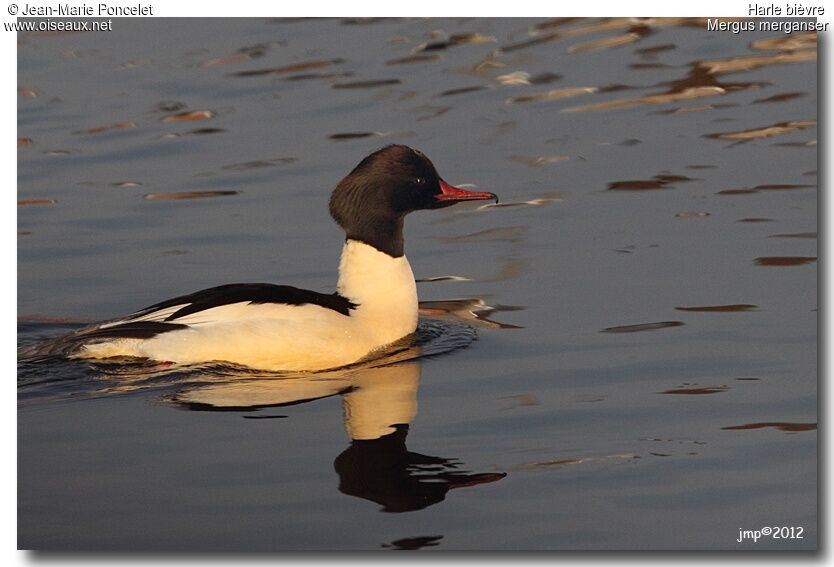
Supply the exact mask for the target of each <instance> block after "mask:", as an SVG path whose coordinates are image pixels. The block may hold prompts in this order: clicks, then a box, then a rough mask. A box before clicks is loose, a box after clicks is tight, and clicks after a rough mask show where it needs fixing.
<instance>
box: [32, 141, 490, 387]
mask: <svg viewBox="0 0 834 567" xmlns="http://www.w3.org/2000/svg"><path fill="white" fill-rule="evenodd" d="M487 199H490V200H497V197H496V196H495V195H494V194H493V193H486V192H477V191H467V190H464V189H461V188H458V187H454V186H452V185H449V184H448V183H446V182H445V181H443V179H441V178H440V176H439V175H438V174H437V171H436V170H435V168H434V165H433V164H432V162H431V161H429V159H428V158H427V157H426V156H424V155H423V154H422V153H421V152H419V151H417V150H414V149H412V148H409V147H408V146H403V145H390V146H386V147H384V148H382V149H380V150H378V151H376V152H374V153H372V154H370V155H369V156H367V157H366V158H365V159H363V160H362V161H361V162H360V163H359V165H357V166H356V167H355V168H354V169H353V171H351V172H350V173H349V174H348V175H347V177H345V178H344V179H342V180H341V181H340V182H339V184H338V185H337V186H336V188H335V190H334V191H333V193H332V195H331V197H330V214H331V216H332V217H333V219H334V220H335V221H336V223H338V225H339V226H340V227H342V229H344V231H345V233H346V235H347V237H346V240H345V244H344V248H343V250H342V257H341V262H340V264H339V281H338V284H337V286H336V292H335V293H333V294H325V293H319V292H316V291H310V290H305V289H299V288H296V287H291V286H284V285H273V284H266V283H254V284H253V283H250V284H229V285H222V286H219V287H213V288H209V289H204V290H202V291H198V292H195V293H192V294H190V295H183V296H180V297H176V298H174V299H169V300H167V301H163V302H161V303H157V304H155V305H151V306H150V307H146V308H145V309H141V310H140V311H137V312H135V313H133V314H131V315H128V316H127V317H122V318H119V319H114V320H110V321H105V322H103V323H98V324H96V325H92V326H89V327H86V328H83V329H80V330H78V331H76V332H75V333H72V334H71V335H68V336H66V337H61V338H59V339H56V340H53V341H50V342H49V343H47V344H44V345H39V346H38V347H35V348H34V349H32V350H30V351H29V353H28V354H35V355H55V354H59V355H64V356H69V357H71V358H92V359H106V358H112V357H141V358H146V359H151V360H157V361H165V362H173V363H176V364H196V363H201V362H210V361H224V362H231V363H234V364H240V365H244V366H248V367H252V368H258V369H264V370H286V371H299V370H301V371H307V370H309V371H315V370H324V369H329V368H337V367H340V366H345V365H348V364H351V363H353V362H356V361H358V360H360V359H363V358H365V357H367V356H369V355H370V354H371V353H373V352H374V351H375V350H378V349H380V348H382V347H384V346H386V345H388V344H391V343H393V342H395V341H397V340H398V339H401V338H403V337H406V336H408V335H410V334H412V333H413V332H414V331H415V330H416V328H417V313H418V306H417V287H416V284H415V281H414V274H413V273H412V271H411V266H410V265H409V263H408V260H407V259H406V257H405V254H404V251H403V219H404V217H405V215H407V214H408V213H410V212H412V211H418V210H423V209H438V208H442V207H446V206H449V205H453V204H455V203H458V202H461V201H472V200H487Z"/></svg>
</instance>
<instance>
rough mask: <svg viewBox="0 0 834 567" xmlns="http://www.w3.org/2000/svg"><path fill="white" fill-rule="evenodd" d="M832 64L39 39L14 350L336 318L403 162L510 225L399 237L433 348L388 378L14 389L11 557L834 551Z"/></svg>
mask: <svg viewBox="0 0 834 567" xmlns="http://www.w3.org/2000/svg"><path fill="white" fill-rule="evenodd" d="M150 37H152V38H153V40H152V41H149V38H150ZM816 53H817V45H816V36H815V35H814V34H801V33H795V34H790V35H786V34H772V33H771V34H768V33H761V32H748V33H742V34H737V35H735V34H731V33H721V32H708V31H707V30H706V25H705V22H704V21H703V20H693V19H661V20H657V19H655V20H631V19H600V20H596V19H595V20H586V19H570V18H568V19H557V20H527V19H441V20H431V19H413V20H392V19H321V20H280V19H263V20H255V19H235V20H166V19H154V20H152V21H149V20H142V19H134V20H124V21H123V20H116V21H114V31H113V32H110V33H108V34H106V35H105V34H92V33H91V34H81V33H79V34H26V35H21V36H20V39H19V44H18V81H19V86H18V95H19V99H18V156H19V157H18V205H19V207H18V262H19V265H18V268H19V275H18V311H19V316H20V323H19V333H18V336H19V342H20V344H30V343H32V342H35V341H36V340H38V339H41V338H46V337H51V336H56V335H58V334H60V333H62V332H65V331H69V330H71V329H73V328H76V327H77V325H78V324H80V323H81V322H86V321H91V320H98V319H106V318H110V317H114V316H118V315H121V314H125V313H128V312H131V311H134V310H135V309H137V308H140V307H142V306H143V305H149V304H152V303H155V302H157V301H160V300H162V299H165V298H167V297H172V296H174V295H179V294H182V293H187V292H190V291H193V290H196V289H202V288H205V287H208V286H210V285H218V284H222V283H229V282H235V281H252V282H257V281H273V282H276V283H284V284H290V285H298V286H301V287H309V288H313V289H317V290H321V291H332V289H333V286H334V283H335V271H336V265H337V262H338V255H339V252H340V249H341V240H342V235H341V234H340V232H339V230H338V229H337V228H336V227H335V225H333V223H332V222H331V221H330V219H329V216H328V213H327V208H326V202H327V197H328V195H329V192H330V190H331V189H332V188H333V186H334V185H335V183H336V182H337V181H338V180H339V179H341V177H342V176H343V175H344V174H345V173H347V172H348V171H349V170H350V169H351V168H352V167H353V166H354V165H355V164H356V163H357V162H358V161H359V160H360V159H361V158H362V157H364V156H365V155H366V154H367V153H369V152H370V151H373V150H374V149H377V148H378V147H380V146H381V145H384V144H387V143H392V142H396V143H405V144H408V145H411V146H414V147H416V148H418V149H420V150H422V151H423V152H425V153H426V154H427V155H428V156H429V157H430V158H431V159H432V160H433V161H434V163H435V165H436V166H437V168H438V171H439V172H440V173H441V174H442V175H443V176H444V178H445V179H447V180H448V181H449V182H450V183H455V184H466V183H471V184H474V185H477V186H478V187H479V188H481V189H482V190H488V191H493V192H496V193H498V194H499V195H500V197H501V202H500V203H499V204H498V205H484V206H477V205H470V206H463V205H460V206H456V207H454V208H450V209H444V210H442V211H434V212H427V213H420V214H415V215H412V216H411V217H410V218H409V219H408V222H407V227H406V238H407V244H406V252H407V254H408V257H409V259H410V261H411V263H412V266H413V267H414V272H415V275H416V277H417V279H418V290H419V293H420V297H421V300H423V301H422V303H421V309H422V314H423V316H424V319H423V320H422V324H421V333H420V334H418V336H417V340H416V343H411V344H407V345H401V346H400V347H398V349H396V350H395V351H392V352H390V353H387V357H386V358H383V359H382V360H378V361H376V362H374V363H369V364H368V363H366V364H362V365H358V366H357V367H353V368H350V369H347V370H344V371H339V372H331V373H322V374H320V375H301V376H275V375H273V376H268V375H263V374H259V373H253V372H252V371H248V370H246V369H242V368H233V367H228V366H221V365H216V364H215V365H202V366H200V367H196V368H169V367H164V366H162V367H161V366H159V365H156V364H155V363H151V362H145V363H142V362H136V361H133V362H130V363H126V364H123V365H113V364H96V363H89V362H77V361H76V362H73V361H59V360H48V361H39V362H37V363H31V362H21V363H20V365H19V372H18V385H19V405H18V431H19V433H18V447H19V449H18V462H19V485H18V491H19V493H18V513H19V516H18V518H19V545H20V546H21V547H23V548H37V549H85V550H91V549H96V550H127V549H134V550H135V549H142V550H149V549H160V550H176V549H188V550H220V549H231V550H252V551H255V550H259V551H263V550H289V549H291V550H297V549H437V550H455V549H738V548H741V549H764V548H785V549H809V548H814V547H815V546H816V543H817V529H816V522H817V505H816V501H817V478H816V470H817V469H816V465H817V456H816V455H817V454H816V443H817V435H816V423H817V413H816V403H817V381H816V374H817V365H816V356H817V346H816V344H817V343H816V341H817V331H816V329H817V288H816V275H817V272H816V270H817V263H816V256H817V250H816V236H817V226H816V214H817V201H816V197H817V191H816V187H817V152H816V119H817V112H816V106H817V102H818V99H817V75H816V64H815V62H816ZM474 329H477V340H474V339H475V338H476V337H475V330H474ZM463 347H466V348H463ZM446 351H453V352H446ZM441 353H445V354H443V356H435V355H438V354H441ZM184 409H188V410H196V411H178V410H184ZM211 410H214V411H211ZM219 410H222V411H219ZM763 526H795V527H802V528H803V539H801V540H800V539H794V540H786V539H772V538H768V539H760V540H759V541H758V542H755V543H754V542H753V541H752V540H746V541H743V542H740V543H739V542H737V541H736V540H737V539H738V537H739V529H750V530H754V529H760V528H761V527H763Z"/></svg>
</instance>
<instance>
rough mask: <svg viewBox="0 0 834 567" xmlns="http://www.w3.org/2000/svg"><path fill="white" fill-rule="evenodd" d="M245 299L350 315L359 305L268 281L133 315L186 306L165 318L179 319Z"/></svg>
mask: <svg viewBox="0 0 834 567" xmlns="http://www.w3.org/2000/svg"><path fill="white" fill-rule="evenodd" d="M242 302H249V303H252V304H263V303H284V304H287V305H307V304H312V305H318V306H320V307H324V308H326V309H332V310H333V311H336V312H338V313H341V314H342V315H348V316H349V315H350V311H351V310H352V309H355V308H356V304H354V303H351V302H350V301H348V300H347V299H345V298H344V297H342V296H341V295H339V294H338V293H333V294H326V293H319V292H317V291H311V290H308V289H299V288H297V287H292V286H289V285H274V284H268V283H249V284H226V285H221V286H217V287H211V288H208V289H203V290H200V291H196V292H194V293H191V294H188V295H181V296H180V297H175V298H173V299H168V300H166V301H162V302H160V303H156V304H154V305H151V306H150V307H146V308H145V309H142V310H141V311H138V312H136V313H134V314H133V315H132V316H131V318H132V319H135V318H138V317H142V316H144V315H147V314H149V313H152V312H154V311H160V310H162V309H167V308H168V307H174V306H176V305H183V307H182V308H180V309H177V310H176V311H174V312H173V313H172V314H171V315H169V316H168V317H166V318H165V321H175V320H176V319H179V318H180V317H185V316H186V315H190V314H192V313H197V312H199V311H205V310H206V309H211V308H213V307H220V306H222V305H230V304H232V303H242Z"/></svg>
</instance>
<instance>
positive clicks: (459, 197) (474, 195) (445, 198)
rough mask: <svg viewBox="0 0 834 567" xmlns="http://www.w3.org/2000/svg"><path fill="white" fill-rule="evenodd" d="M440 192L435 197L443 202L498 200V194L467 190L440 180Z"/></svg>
mask: <svg viewBox="0 0 834 567" xmlns="http://www.w3.org/2000/svg"><path fill="white" fill-rule="evenodd" d="M440 190H441V191H442V193H439V194H437V195H435V196H434V198H435V199H436V200H438V201H440V202H442V203H457V202H458V201H498V196H497V195H495V194H494V193H487V192H485V191H467V190H466V189H461V188H460V187H455V186H454V185H449V184H448V183H446V182H445V181H443V180H442V179H441V180H440Z"/></svg>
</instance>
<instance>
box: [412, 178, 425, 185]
mask: <svg viewBox="0 0 834 567" xmlns="http://www.w3.org/2000/svg"><path fill="white" fill-rule="evenodd" d="M414 184H415V185H425V184H426V179H425V178H423V177H415V178H414Z"/></svg>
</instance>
